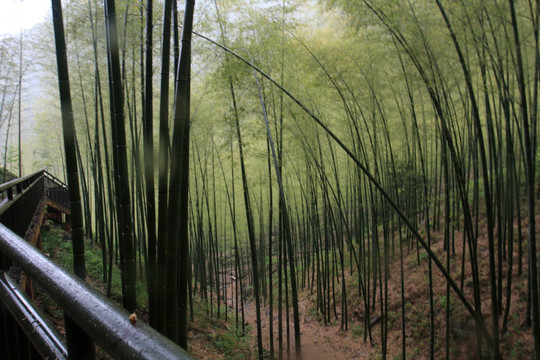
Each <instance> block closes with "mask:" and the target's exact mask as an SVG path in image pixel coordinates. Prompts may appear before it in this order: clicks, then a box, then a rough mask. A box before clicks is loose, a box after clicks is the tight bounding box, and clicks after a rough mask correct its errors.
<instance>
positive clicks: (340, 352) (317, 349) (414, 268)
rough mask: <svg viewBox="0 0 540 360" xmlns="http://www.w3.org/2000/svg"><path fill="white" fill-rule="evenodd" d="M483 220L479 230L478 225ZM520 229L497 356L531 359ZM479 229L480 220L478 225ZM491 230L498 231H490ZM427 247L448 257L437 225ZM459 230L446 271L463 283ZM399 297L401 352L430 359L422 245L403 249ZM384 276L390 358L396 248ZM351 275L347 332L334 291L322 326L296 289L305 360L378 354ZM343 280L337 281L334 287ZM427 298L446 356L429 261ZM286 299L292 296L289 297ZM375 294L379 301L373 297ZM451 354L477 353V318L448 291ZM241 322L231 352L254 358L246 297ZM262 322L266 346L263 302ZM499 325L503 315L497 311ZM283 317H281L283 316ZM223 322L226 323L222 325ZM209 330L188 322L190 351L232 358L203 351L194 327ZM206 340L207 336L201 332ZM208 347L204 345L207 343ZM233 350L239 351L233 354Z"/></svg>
mask: <svg viewBox="0 0 540 360" xmlns="http://www.w3.org/2000/svg"><path fill="white" fill-rule="evenodd" d="M536 223H537V224H540V215H538V216H537V217H536ZM482 226H483V224H481V226H480V229H482ZM521 226H522V235H523V237H524V238H523V239H522V241H523V243H522V244H523V253H524V257H523V273H522V274H521V275H518V245H517V241H518V239H517V222H516V225H515V227H516V236H515V244H514V257H513V262H514V264H513V276H512V292H511V301H510V316H509V320H508V331H507V332H506V333H505V334H501V336H500V341H501V346H500V348H501V353H502V356H503V359H514V360H517V359H524V360H525V359H531V358H532V354H533V339H532V329H531V328H530V327H527V326H525V317H526V300H527V276H526V273H527V257H526V252H527V242H526V238H527V221H523V222H522V223H521ZM484 228H485V227H484ZM480 232H481V233H480V236H479V238H478V263H479V269H480V283H481V294H482V296H481V298H482V313H483V314H484V321H485V323H486V325H487V327H488V329H490V331H491V328H492V319H491V301H490V292H489V273H488V261H489V259H488V243H487V234H486V233H485V230H484V232H482V230H480ZM495 235H496V234H495ZM432 244H433V245H432V248H433V250H434V252H435V253H436V254H437V256H438V257H439V259H440V260H441V261H442V263H443V264H446V252H445V251H443V235H442V231H441V232H439V233H436V234H434V235H432ZM462 244H463V243H462V237H461V234H460V233H459V232H456V237H455V252H456V253H455V254H453V255H452V256H451V258H450V268H451V270H450V273H451V274H452V276H453V279H454V281H455V282H456V283H457V284H458V286H460V282H461V277H462V276H461V259H462V250H461V249H462ZM404 254H405V255H404V274H405V276H404V298H405V324H406V330H405V340H406V357H407V358H408V359H428V358H429V356H428V355H429V339H430V321H429V295H428V294H429V292H428V289H429V287H428V266H427V263H428V258H427V254H426V253H425V252H424V251H422V250H420V260H418V257H417V253H416V248H413V249H406V248H405V249H404ZM468 256H469V253H468V250H467V251H466V266H465V274H464V277H463V279H464V281H463V282H464V290H463V291H464V293H465V296H466V298H467V300H468V301H469V303H470V304H471V305H473V296H472V294H473V292H472V278H471V269H470V265H469V263H468V260H469V257H468ZM389 268H390V278H389V282H388V309H389V311H388V315H387V321H388V332H389V333H388V345H387V351H388V352H387V358H388V359H402V358H403V356H402V332H401V326H402V319H401V284H400V258H399V249H398V248H397V245H396V249H395V256H394V257H393V258H391V259H390V267H389ZM507 271H508V269H507V261H504V266H503V274H504V275H503V308H504V307H505V306H506V304H507V301H508V299H507V296H506V288H507ZM354 278H356V274H353V276H350V275H349V272H348V271H347V274H346V284H347V293H348V299H347V300H348V304H349V306H348V313H349V323H348V325H349V328H348V331H344V330H342V329H341V311H340V303H341V300H340V297H339V295H337V297H336V300H337V304H336V306H337V319H336V318H335V317H334V316H333V315H332V319H331V323H330V324H328V325H326V326H325V325H324V322H323V318H322V316H321V315H320V314H317V312H316V310H315V308H316V307H315V301H316V299H315V295H312V294H311V293H310V291H309V290H304V291H302V292H301V293H300V296H299V298H300V302H299V308H300V314H301V315H300V325H301V336H302V337H301V339H302V355H303V358H304V359H318V360H341V359H374V360H375V359H382V355H381V334H380V332H381V321H379V322H378V323H376V324H375V325H374V326H373V332H372V336H373V341H372V342H370V341H369V338H368V339H367V341H364V326H363V323H364V320H363V306H362V303H361V299H360V298H359V296H358V290H357V285H355V280H354ZM340 286H341V285H338V284H336V287H340ZM234 288H235V286H234V283H229V284H228V298H229V299H228V307H229V309H230V311H232V310H233V309H234V304H233V299H234ZM433 293H434V295H433V299H434V307H435V310H434V312H435V321H434V323H435V357H434V358H435V359H444V358H445V354H446V340H445V339H446V331H447V329H446V319H445V303H446V281H445V279H444V277H443V275H442V273H441V272H440V271H439V270H438V269H437V268H436V267H435V265H434V264H433ZM289 298H290V297H289ZM378 302H379V300H377V303H378ZM450 306H451V318H450V326H449V333H450V346H449V358H450V359H480V355H479V352H478V345H477V337H476V331H475V325H474V321H473V318H472V316H471V315H470V314H469V313H468V312H467V310H466V308H465V307H464V305H463V304H462V303H461V302H460V301H459V299H458V297H457V296H456V295H455V293H454V292H453V291H452V290H451V292H450ZM245 312H246V322H247V323H248V324H249V325H251V326H250V327H249V328H250V332H251V334H250V337H249V339H250V340H249V341H250V343H249V348H248V349H245V348H244V349H243V350H242V352H241V354H242V355H241V356H238V357H234V358H245V359H256V354H257V344H256V334H255V331H256V330H255V324H256V312H255V306H254V302H249V303H247V304H246V307H245ZM375 315H380V308H379V307H378V306H377V309H376V310H375V312H374V313H373V316H375ZM261 316H262V319H261V320H262V321H261V327H262V331H263V343H264V347H265V349H266V350H268V349H269V311H268V306H265V307H263V308H262V309H261ZM499 321H500V323H499V324H500V327H499V328H502V322H503V319H502V316H500V317H499ZM283 323H284V324H285V319H284V320H283ZM277 324H278V320H277V309H276V310H274V331H273V337H274V347H275V351H276V357H277V346H278V345H277V344H278V332H277ZM222 326H227V325H226V324H224V325H222ZM198 331H202V332H208V331H212V330H209V329H208V328H206V329H201V327H200V326H197V327H192V333H191V335H192V339H193V344H192V347H191V349H192V351H194V354H195V355H197V356H198V357H200V358H202V359H227V358H230V357H227V356H223V355H222V354H221V355H220V354H217V353H215V352H210V353H208V354H206V353H205V351H207V349H212V348H215V346H212V345H213V344H208V342H207V341H199V340H200V338H201V337H200V336H199V337H198V336H197V332H198ZM212 336H213V338H214V339H219V337H220V335H219V333H215V334H214V335H212ZM205 338H206V339H208V336H205ZM205 349H206V350H205ZM482 349H483V358H489V353H488V351H487V347H486V345H485V343H484V345H483V346H482ZM283 351H284V357H285V358H287V349H286V332H285V329H284V350H283ZM294 353H295V351H294V329H293V319H292V313H291V316H290V358H294V356H293V355H294ZM235 355H238V354H235Z"/></svg>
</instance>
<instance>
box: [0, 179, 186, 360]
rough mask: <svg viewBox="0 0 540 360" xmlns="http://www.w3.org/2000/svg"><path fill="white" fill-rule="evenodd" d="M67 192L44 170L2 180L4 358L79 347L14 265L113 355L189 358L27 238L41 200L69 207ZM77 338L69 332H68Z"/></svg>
mask: <svg viewBox="0 0 540 360" xmlns="http://www.w3.org/2000/svg"><path fill="white" fill-rule="evenodd" d="M68 199H69V192H68V189H67V187H66V186H65V184H63V183H62V182H61V181H59V180H58V179H56V178H55V177H54V176H52V175H50V174H49V173H47V172H46V171H38V172H36V173H33V174H31V175H28V176H25V177H23V178H20V179H15V180H13V181H10V182H8V183H5V184H2V185H0V358H1V359H17V360H18V359H63V358H74V356H73V354H69V353H68V350H67V349H69V348H72V347H73V346H70V344H69V343H66V339H65V338H64V337H63V336H62V335H60V333H59V332H58V330H57V329H56V328H55V326H54V325H52V324H51V323H50V322H49V321H48V320H47V318H46V316H45V315H44V314H43V313H42V312H41V311H40V310H39V308H37V307H36V306H35V305H34V304H33V302H32V300H31V299H30V298H29V297H28V296H27V295H26V293H25V292H24V291H23V290H22V289H21V288H20V287H19V284H18V283H17V281H15V280H13V278H12V277H11V276H10V275H9V272H10V269H12V268H13V266H16V267H17V268H18V269H20V271H22V272H24V274H25V275H26V276H28V277H29V278H31V279H32V280H33V281H34V283H37V284H38V285H39V286H40V288H41V289H43V291H45V292H46V293H47V294H48V295H49V297H50V298H51V299H52V300H53V301H55V302H56V304H57V305H58V307H59V308H61V309H62V310H63V311H64V314H65V316H66V317H68V318H69V319H71V321H73V322H75V323H76V324H77V325H78V326H79V327H80V328H81V329H82V330H83V331H84V332H85V333H86V334H87V335H88V336H89V337H90V338H91V339H92V340H93V341H94V342H95V343H96V344H97V345H99V346H100V347H101V348H102V349H103V350H104V351H106V352H107V353H109V354H110V355H111V356H112V357H113V358H117V359H190V358H191V357H190V356H189V355H188V354H187V353H186V352H184V351H183V350H182V349H180V348H179V347H178V346H177V345H176V344H174V343H173V342H171V341H170V340H168V339H167V338H166V337H164V336H162V335H161V334H159V333H158V332H156V331H155V330H154V329H152V328H150V327H149V326H148V325H146V324H145V323H144V322H142V321H137V322H132V321H130V318H129V314H128V313H127V312H126V311H125V310H123V309H122V308H121V307H119V306H118V305H117V304H115V303H113V302H112V301H111V300H110V299H108V298H106V297H105V296H104V295H102V294H101V293H99V292H98V291H96V290H94V289H92V288H91V287H89V286H88V285H87V284H86V283H84V282H83V281H82V280H80V279H79V278H78V277H76V276H75V275H73V274H71V273H68V272H67V271H65V270H64V269H62V268H60V267H59V266H57V265H56V264H54V263H53V262H51V261H50V260H49V259H48V258H47V257H45V256H44V255H43V254H41V252H40V251H39V250H38V249H36V248H35V247H34V246H33V245H32V244H30V243H29V242H27V241H26V240H25V239H24V237H25V236H26V235H27V232H28V230H29V229H30V228H31V225H32V223H33V222H34V221H35V218H36V211H38V210H39V209H40V204H43V202H44V201H47V200H48V201H53V202H55V203H56V204H58V205H59V206H60V207H63V208H65V209H69V202H68ZM39 211H41V210H39ZM71 338H72V337H70V336H69V334H68V336H67V339H71ZM67 341H72V340H67ZM71 345H73V344H71ZM77 357H82V358H88V357H89V356H88V357H87V356H86V355H85V354H82V356H81V354H79V355H77Z"/></svg>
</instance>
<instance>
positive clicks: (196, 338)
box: [38, 221, 252, 360]
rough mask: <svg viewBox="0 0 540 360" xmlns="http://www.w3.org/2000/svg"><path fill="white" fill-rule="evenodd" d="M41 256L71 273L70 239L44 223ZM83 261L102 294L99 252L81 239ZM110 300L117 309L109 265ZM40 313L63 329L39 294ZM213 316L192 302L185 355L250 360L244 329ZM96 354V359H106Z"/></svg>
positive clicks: (118, 293) (141, 299) (117, 287)
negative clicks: (83, 243)
mask: <svg viewBox="0 0 540 360" xmlns="http://www.w3.org/2000/svg"><path fill="white" fill-rule="evenodd" d="M41 238H42V252H43V253H44V254H45V256H47V257H48V258H49V259H51V260H52V261H53V262H54V263H56V264H57V265H59V266H61V267H62V268H64V269H65V270H67V271H68V272H72V271H73V270H72V269H73V254H72V244H71V235H70V233H69V232H67V231H66V230H64V229H63V228H62V227H60V226H58V225H56V224H55V223H53V222H51V221H48V222H47V223H46V224H45V225H44V226H43V228H42V231H41ZM85 260H86V275H87V282H88V283H90V285H91V286H92V287H94V288H96V289H97V290H98V291H100V292H102V293H106V290H107V286H106V284H105V283H104V282H103V260H102V254H101V249H100V247H99V245H98V244H97V242H95V241H91V240H89V239H85ZM144 281H145V280H144V277H141V276H140V274H139V276H138V279H137V303H138V308H139V311H138V312H137V313H138V315H142V319H143V320H144V321H147V320H148V319H147V317H146V314H147V309H148V294H147V292H146V288H145V284H144ZM110 297H111V299H112V300H113V301H115V302H116V303H117V304H118V305H120V306H121V302H122V286H121V274H120V269H119V268H118V267H117V266H116V265H113V274H112V286H111V296H110ZM38 301H39V303H40V305H41V307H42V308H43V310H44V312H45V313H46V314H48V315H49V316H50V317H51V320H53V322H54V323H56V324H57V326H58V327H59V328H60V329H61V331H62V327H63V314H62V311H61V310H60V309H59V308H58V307H57V306H56V304H55V303H54V301H53V300H52V299H50V298H49V297H48V296H46V295H45V294H43V293H41V292H40V294H39V299H38ZM213 310H214V316H210V311H209V305H205V304H204V301H201V300H200V299H198V298H197V297H196V298H195V299H194V301H193V316H194V321H193V322H192V321H190V322H189V328H190V345H189V351H190V353H192V354H194V355H195V356H196V357H197V358H223V356H224V358H226V359H233V360H234V359H238V360H241V359H250V358H251V355H252V351H251V350H250V344H251V340H250V333H251V332H250V331H249V327H246V334H242V333H241V331H236V325H235V323H234V322H235V320H234V314H231V313H230V312H229V314H228V320H227V321H225V320H224V319H223V317H224V313H225V311H226V309H225V306H223V307H222V309H221V310H222V311H221V314H222V316H221V317H222V318H221V319H217V318H216V316H215V315H216V309H213ZM99 352H100V354H101V355H100V356H98V357H99V358H107V357H106V355H105V354H104V353H101V351H99Z"/></svg>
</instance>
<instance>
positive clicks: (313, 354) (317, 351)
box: [227, 280, 376, 360]
mask: <svg viewBox="0 0 540 360" xmlns="http://www.w3.org/2000/svg"><path fill="white" fill-rule="evenodd" d="M235 288H236V282H235V281H234V280H232V281H231V282H228V283H227V306H228V308H229V309H230V311H231V312H233V313H234V309H235V296H236V295H235ZM299 295H300V296H299V304H298V306H299V310H300V331H301V341H302V357H303V358H304V359H316V360H338V359H339V360H341V359H344V360H345V359H366V358H368V356H369V355H371V354H372V353H373V351H374V350H376V346H375V347H372V346H371V345H370V344H369V342H366V343H365V342H364V339H363V336H362V335H360V336H358V335H354V334H353V331H352V326H354V325H355V324H356V322H355V323H352V322H350V324H349V330H348V331H343V330H341V328H340V319H341V317H340V316H341V314H340V313H339V307H338V319H337V320H336V318H335V317H332V319H331V323H330V324H329V325H326V326H325V325H324V322H323V320H321V322H319V318H320V316H316V315H314V314H315V310H314V295H313V296H312V295H311V294H310V292H309V290H307V291H301V292H300V294H299ZM274 305H276V304H274ZM244 313H245V321H246V324H247V325H249V326H250V329H251V331H252V332H253V336H252V337H251V338H252V344H251V348H252V350H253V354H254V358H255V354H256V353H257V337H256V334H255V331H256V330H255V326H254V325H255V323H256V318H257V317H256V311H255V302H254V301H249V302H247V303H245V304H244ZM284 313H285V311H284ZM269 314H270V312H269V307H268V303H266V304H264V305H263V307H262V308H261V328H262V332H263V334H262V335H263V344H264V348H265V349H267V350H269V349H270V337H269V328H270V324H269V321H270V318H269ZM239 316H241V315H239ZM273 318H274V325H273V338H274V352H275V358H276V359H277V358H278V349H279V348H278V346H279V345H278V341H279V332H278V321H279V318H278V310H277V306H275V308H274V314H273ZM289 328H290V330H289V331H290V348H289V352H287V326H286V319H285V316H284V317H283V358H284V359H294V358H295V349H294V326H293V318H292V309H291V311H290V314H289ZM287 353H288V354H289V355H287Z"/></svg>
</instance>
